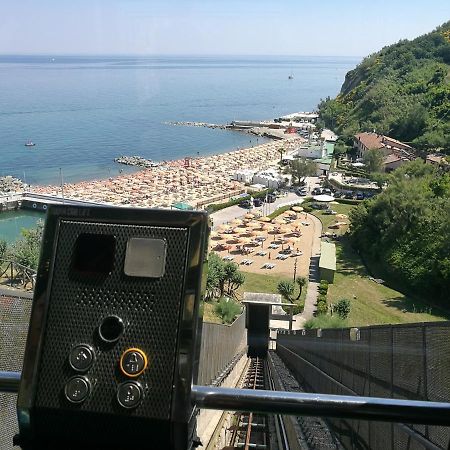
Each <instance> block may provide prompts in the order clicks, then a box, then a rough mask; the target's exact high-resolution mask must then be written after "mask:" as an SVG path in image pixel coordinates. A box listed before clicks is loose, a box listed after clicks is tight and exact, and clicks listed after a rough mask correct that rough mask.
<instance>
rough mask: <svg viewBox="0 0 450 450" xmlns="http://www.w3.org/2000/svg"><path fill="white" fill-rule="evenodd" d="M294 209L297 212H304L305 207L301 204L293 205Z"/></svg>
mask: <svg viewBox="0 0 450 450" xmlns="http://www.w3.org/2000/svg"><path fill="white" fill-rule="evenodd" d="M292 211H295V212H302V211H303V208H302V207H301V206H293V207H292Z"/></svg>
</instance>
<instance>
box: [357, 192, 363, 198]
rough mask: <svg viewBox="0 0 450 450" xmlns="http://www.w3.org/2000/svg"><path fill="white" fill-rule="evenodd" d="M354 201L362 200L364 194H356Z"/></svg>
mask: <svg viewBox="0 0 450 450" xmlns="http://www.w3.org/2000/svg"><path fill="white" fill-rule="evenodd" d="M356 200H364V194H363V193H362V192H357V193H356Z"/></svg>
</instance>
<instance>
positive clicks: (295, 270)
mask: <svg viewBox="0 0 450 450" xmlns="http://www.w3.org/2000/svg"><path fill="white" fill-rule="evenodd" d="M296 276H297V256H296V257H295V261H294V282H295V277H296Z"/></svg>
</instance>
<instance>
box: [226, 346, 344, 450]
mask: <svg viewBox="0 0 450 450" xmlns="http://www.w3.org/2000/svg"><path fill="white" fill-rule="evenodd" d="M280 365H282V366H283V367H280ZM290 377H291V376H290V375H289V374H288V370H287V368H286V367H285V366H284V364H283V363H282V362H281V360H280V359H279V358H278V357H277V356H276V355H273V353H272V352H269V353H268V356H267V358H249V360H248V363H247V366H246V370H245V371H244V375H243V377H242V381H241V383H240V387H241V388H243V389H266V390H286V388H287V390H291V389H290V388H289V387H291V384H292V381H291V380H290ZM286 383H287V386H286ZM292 387H293V385H292ZM293 390H298V391H301V389H299V388H298V387H296V388H294V389H293ZM228 431H230V432H231V434H230V438H229V440H228V445H227V446H226V447H224V448H223V450H231V449H270V450H278V449H280V450H298V449H301V450H312V449H325V448H329V449H336V450H338V449H341V448H342V447H341V445H340V444H339V442H337V441H336V440H335V438H334V437H333V436H332V435H331V434H330V430H329V428H328V426H327V425H326V423H325V422H324V421H323V420H322V419H319V418H310V417H294V416H283V415H277V414H260V413H248V412H236V413H234V415H233V418H232V425H231V426H230V427H229V428H228Z"/></svg>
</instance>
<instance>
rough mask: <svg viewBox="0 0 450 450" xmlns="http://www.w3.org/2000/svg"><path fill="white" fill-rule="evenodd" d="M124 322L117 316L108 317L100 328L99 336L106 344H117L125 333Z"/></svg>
mask: <svg viewBox="0 0 450 450" xmlns="http://www.w3.org/2000/svg"><path fill="white" fill-rule="evenodd" d="M123 329H124V326H123V321H122V319H121V318H120V317H117V316H108V317H106V318H105V319H103V322H102V323H101V324H100V326H99V327H98V334H99V335H100V338H101V339H102V340H103V341H105V342H116V341H117V340H118V339H119V338H120V336H122V333H123Z"/></svg>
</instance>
